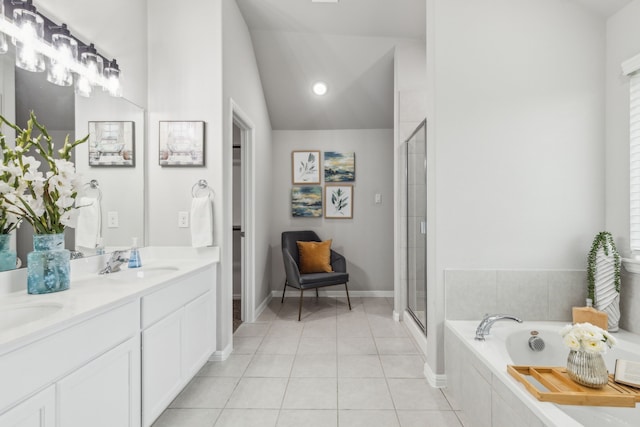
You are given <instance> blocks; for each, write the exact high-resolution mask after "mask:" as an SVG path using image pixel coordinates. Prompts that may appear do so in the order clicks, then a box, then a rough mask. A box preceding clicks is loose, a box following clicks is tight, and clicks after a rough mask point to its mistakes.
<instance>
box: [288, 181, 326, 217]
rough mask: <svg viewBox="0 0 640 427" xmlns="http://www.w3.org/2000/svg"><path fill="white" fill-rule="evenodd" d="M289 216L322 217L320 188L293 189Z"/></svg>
mask: <svg viewBox="0 0 640 427" xmlns="http://www.w3.org/2000/svg"><path fill="white" fill-rule="evenodd" d="M291 216H293V217H322V187H321V186H319V185H311V186H299V187H293V188H292V189H291Z"/></svg>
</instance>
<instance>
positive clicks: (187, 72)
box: [122, 0, 231, 350]
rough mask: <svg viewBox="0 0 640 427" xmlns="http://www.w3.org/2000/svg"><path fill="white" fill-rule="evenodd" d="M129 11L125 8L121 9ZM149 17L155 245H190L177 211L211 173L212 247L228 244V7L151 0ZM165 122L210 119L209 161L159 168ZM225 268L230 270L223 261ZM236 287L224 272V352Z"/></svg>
mask: <svg viewBox="0 0 640 427" xmlns="http://www.w3.org/2000/svg"><path fill="white" fill-rule="evenodd" d="M125 10H127V8H126V7H124V8H123V9H122V11H125ZM147 16H148V44H149V51H148V60H149V70H150V73H149V78H148V90H149V114H148V130H149V131H148V137H147V141H148V144H149V145H148V157H147V182H146V188H147V197H148V206H149V214H148V235H149V244H150V245H160V246H162V245H172V246H190V245H191V239H190V229H189V228H178V221H177V220H178V212H179V211H189V209H190V206H191V198H192V196H191V189H192V187H193V185H194V184H195V183H196V182H198V180H200V179H205V180H207V182H208V184H209V186H210V187H211V188H212V189H213V191H214V192H215V200H214V245H215V246H223V247H224V243H225V242H224V239H225V236H224V234H223V218H224V215H225V213H224V212H225V211H224V209H223V206H224V205H223V201H224V198H225V194H224V185H223V181H222V179H223V178H222V177H223V173H222V171H223V158H224V157H223V149H222V141H221V138H222V29H221V26H222V7H221V4H220V2H210V1H206V0H196V1H195V2H191V3H189V7H178V6H176V3H175V2H172V1H169V0H152V1H149V2H148V8H147ZM160 120H201V121H204V122H205V141H204V143H205V166H204V167H160V166H159V164H158V156H159V149H158V130H159V121H160ZM223 257H224V258H223ZM221 258H223V262H229V258H228V257H227V256H226V254H224V253H223V255H222V256H221ZM221 271H222V275H224V271H225V265H223V266H222V268H221ZM219 274H220V273H219ZM225 283H227V284H228V286H227V287H225ZM230 287H231V282H230V280H227V281H226V282H225V281H224V280H221V278H220V277H218V295H217V314H218V321H217V325H218V331H217V338H218V339H217V343H218V344H217V345H218V349H219V350H220V349H223V348H225V347H226V346H227V345H228V344H229V342H230V339H231V327H230V326H229V325H230V323H231V307H230V306H231V296H230V295H231V291H230ZM227 288H229V289H227ZM221 319H228V321H227V322H224V321H222V320H221Z"/></svg>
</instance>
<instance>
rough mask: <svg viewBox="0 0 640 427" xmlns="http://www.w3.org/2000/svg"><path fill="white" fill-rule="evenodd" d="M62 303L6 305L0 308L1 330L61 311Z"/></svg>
mask: <svg viewBox="0 0 640 427" xmlns="http://www.w3.org/2000/svg"><path fill="white" fill-rule="evenodd" d="M61 309H62V304H56V303H34V304H23V305H16V306H11V307H6V308H3V309H2V310H0V330H8V329H11V328H15V327H17V326H21V325H24V324H27V323H31V322H35V321H37V320H40V319H43V318H45V317H47V316H51V315H52V314H54V313H56V312H58V311H60V310H61Z"/></svg>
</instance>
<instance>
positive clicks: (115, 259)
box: [98, 251, 129, 274]
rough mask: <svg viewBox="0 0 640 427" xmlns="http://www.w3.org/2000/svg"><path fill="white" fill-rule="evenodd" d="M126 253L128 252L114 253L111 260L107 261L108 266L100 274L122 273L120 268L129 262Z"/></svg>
mask: <svg viewBox="0 0 640 427" xmlns="http://www.w3.org/2000/svg"><path fill="white" fill-rule="evenodd" d="M125 253H126V251H113V253H112V254H111V256H110V257H109V259H108V260H107V265H106V266H105V267H104V268H103V269H102V270H100V271H99V272H98V274H109V273H115V272H116V271H120V266H121V265H122V264H124V263H125V262H127V261H129V259H128V258H125V256H124V255H125Z"/></svg>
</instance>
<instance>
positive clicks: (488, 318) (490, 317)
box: [476, 314, 522, 341]
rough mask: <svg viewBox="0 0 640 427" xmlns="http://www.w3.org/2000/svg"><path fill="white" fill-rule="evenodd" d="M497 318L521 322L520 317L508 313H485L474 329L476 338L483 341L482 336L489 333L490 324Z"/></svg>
mask: <svg viewBox="0 0 640 427" xmlns="http://www.w3.org/2000/svg"><path fill="white" fill-rule="evenodd" d="M498 320H515V321H516V322H518V323H522V319H520V318H519V317H516V316H512V315H510V314H487V315H485V316H484V319H482V321H481V322H480V324H479V325H478V328H477V329H476V340H478V341H484V337H485V336H487V335H489V331H491V326H493V324H494V323H496V322H497V321H498Z"/></svg>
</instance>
